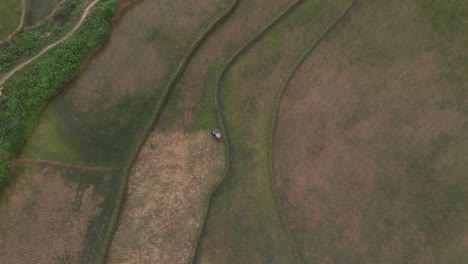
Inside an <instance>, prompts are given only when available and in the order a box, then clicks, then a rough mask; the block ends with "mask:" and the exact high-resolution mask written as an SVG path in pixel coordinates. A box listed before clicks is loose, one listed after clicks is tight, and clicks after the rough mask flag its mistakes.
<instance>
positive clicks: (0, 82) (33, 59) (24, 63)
mask: <svg viewBox="0 0 468 264" xmlns="http://www.w3.org/2000/svg"><path fill="white" fill-rule="evenodd" d="M23 1H24V0H23ZM98 1H99V0H94V1H93V2H91V3H90V4H89V5H88V6H87V7H86V9H85V10H84V12H83V14H82V15H81V18H80V20H79V21H78V23H77V24H76V25H75V26H74V27H73V29H72V30H71V31H70V32H68V33H67V34H66V35H65V36H63V37H62V38H61V39H59V40H57V41H56V42H54V43H52V44H50V45H49V46H47V47H45V48H44V49H43V50H42V51H41V52H39V53H38V54H37V55H36V56H34V57H32V58H30V59H29V60H27V61H25V62H23V63H21V64H19V65H18V66H16V67H15V68H13V70H11V71H10V72H8V73H7V74H6V75H5V76H4V77H3V78H2V79H0V95H1V92H2V90H3V87H2V85H3V84H4V83H5V81H6V80H8V79H9V78H10V77H11V76H12V75H13V74H15V73H16V72H17V71H19V70H21V69H23V68H24V67H25V66H26V65H28V64H29V63H31V62H33V61H35V60H36V59H37V58H39V57H40V56H41V55H42V54H44V53H46V52H47V51H48V50H49V49H51V48H53V47H55V46H57V45H58V44H60V43H62V42H64V41H65V40H67V39H68V38H69V37H70V36H71V35H73V33H75V31H76V30H77V29H78V28H79V27H80V26H81V24H82V23H83V21H84V19H85V18H86V17H87V16H88V13H89V11H90V10H91V8H92V7H93V6H94V5H95V4H96V3H97V2H98ZM23 3H24V2H23ZM23 7H24V6H23ZM23 15H24V9H23ZM21 21H23V19H21ZM21 23H22V22H21Z"/></svg>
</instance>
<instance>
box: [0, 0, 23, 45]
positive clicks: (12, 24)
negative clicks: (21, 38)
mask: <svg viewBox="0 0 468 264" xmlns="http://www.w3.org/2000/svg"><path fill="white" fill-rule="evenodd" d="M22 12H23V11H22V7H21V1H19V0H0V17H1V18H2V19H1V21H0V41H2V40H3V39H5V38H7V37H8V36H9V35H10V34H11V33H13V32H14V31H15V30H16V29H17V28H18V26H19V25H20V22H21V14H22Z"/></svg>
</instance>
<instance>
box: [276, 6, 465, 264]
mask: <svg viewBox="0 0 468 264" xmlns="http://www.w3.org/2000/svg"><path fill="white" fill-rule="evenodd" d="M424 12H425V11H424V10H422V8H421V6H420V5H419V4H416V3H414V2H412V1H409V2H404V3H403V2H401V1H386V2H385V1H373V2H372V1H358V2H357V4H356V6H355V7H354V9H353V10H352V12H351V13H350V15H349V16H347V17H346V18H345V20H344V21H343V22H342V23H341V25H340V27H339V28H338V29H336V30H335V31H334V32H332V34H330V35H329V37H327V38H326V39H325V40H324V41H323V42H322V43H321V44H320V45H319V46H318V47H317V49H316V50H315V51H314V52H313V53H312V55H311V56H310V58H309V59H308V60H307V61H306V63H305V64H304V65H303V67H301V69H300V70H299V71H298V72H297V73H296V76H295V78H294V79H293V81H292V82H291V85H290V87H289V88H288V89H287V91H286V93H285V95H284V97H283V100H282V102H281V105H280V113H279V120H278V127H277V130H276V140H275V149H274V157H275V159H276V161H275V166H276V171H277V177H276V187H277V189H278V191H279V193H280V195H281V197H282V200H283V203H282V210H283V213H284V215H285V216H286V219H287V223H288V226H289V228H290V229H291V230H292V232H293V234H294V236H295V238H296V240H297V241H298V244H299V245H300V247H301V251H302V254H303V256H304V258H305V261H306V262H318V263H333V262H337V261H338V262H339V261H343V262H351V263H404V262H405V261H407V262H408V263H450V262H454V263H456V262H464V261H463V260H466V254H464V253H463V251H464V249H465V250H466V248H467V246H468V245H467V244H466V236H467V228H466V223H467V207H466V204H464V201H466V193H467V189H466V186H467V182H466V177H465V175H467V173H468V167H467V165H466V164H468V160H467V157H468V156H467V155H466V153H467V151H468V141H467V140H466V139H467V138H468V130H467V126H466V124H467V122H468V117H467V115H466V112H463V111H462V109H463V107H462V104H463V102H466V89H465V92H461V91H463V89H462V87H463V84H466V82H467V79H466V77H467V76H466V74H464V75H461V74H459V73H458V72H457V71H458V70H454V69H456V68H459V67H461V68H465V69H466V68H467V66H466V63H465V64H458V65H457V64H454V63H459V62H457V61H456V60H455V59H454V58H456V57H457V56H459V54H458V53H456V52H454V51H456V50H458V48H452V47H459V46H460V45H461V44H460V42H459V41H461V40H460V39H459V40H458V42H457V41H453V42H452V41H451V40H449V39H446V40H445V42H444V41H441V40H440V37H439V36H438V33H437V32H435V31H434V30H433V29H432V28H430V27H429V26H428V25H429V24H428V23H427V21H425V20H424V19H425V18H424ZM465 109H466V108H465ZM462 153H464V154H462ZM442 164H443V165H442ZM463 193H465V194H463Z"/></svg>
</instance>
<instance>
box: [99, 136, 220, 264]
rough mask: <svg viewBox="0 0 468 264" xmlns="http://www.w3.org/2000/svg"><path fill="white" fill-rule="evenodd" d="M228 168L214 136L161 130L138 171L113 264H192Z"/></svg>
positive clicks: (135, 170)
mask: <svg viewBox="0 0 468 264" xmlns="http://www.w3.org/2000/svg"><path fill="white" fill-rule="evenodd" d="M223 164H224V155H223V151H222V146H221V145H220V144H219V142H216V141H215V140H213V139H212V138H211V135H209V133H206V132H194V133H190V134H188V133H181V132H179V131H167V132H162V131H160V130H158V129H156V130H155V131H154V132H153V133H152V134H151V135H150V136H149V137H148V139H147V141H146V142H145V145H144V147H143V149H142V151H141V153H140V155H139V157H138V161H137V163H136V164H135V165H134V168H133V169H132V172H131V175H130V180H129V189H128V197H127V200H126V203H125V206H124V210H123V213H122V215H121V217H120V223H119V227H118V229H117V232H116V234H115V235H114V240H113V242H112V246H111V249H110V253H109V258H108V263H162V264H165V263H174V264H176V263H189V262H190V261H191V258H192V257H193V254H194V250H195V245H196V242H197V240H198V234H199V230H200V227H201V225H202V224H203V220H204V216H205V214H206V212H205V210H206V206H205V205H206V203H207V200H208V194H209V193H208V192H209V191H210V189H212V187H213V185H215V184H217V183H218V182H219V181H220V179H221V176H222V168H223Z"/></svg>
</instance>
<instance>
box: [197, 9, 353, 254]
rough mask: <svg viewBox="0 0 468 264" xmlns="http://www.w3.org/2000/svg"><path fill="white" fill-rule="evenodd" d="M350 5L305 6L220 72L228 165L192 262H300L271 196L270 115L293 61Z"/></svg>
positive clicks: (283, 19)
mask: <svg viewBox="0 0 468 264" xmlns="http://www.w3.org/2000/svg"><path fill="white" fill-rule="evenodd" d="M349 5H350V1H334V2H331V3H330V2H329V3H326V1H304V2H303V3H302V4H300V5H298V6H297V7H295V8H292V9H290V11H289V12H288V13H286V14H285V16H284V17H281V18H280V19H281V20H279V21H278V22H277V24H276V25H274V26H273V28H271V29H270V30H269V31H268V32H267V34H265V35H264V36H262V37H261V38H259V39H258V41H257V42H255V43H254V44H253V45H252V46H249V47H248V48H246V49H245V50H243V51H242V52H241V53H240V56H238V57H236V58H235V59H234V60H233V61H232V63H230V64H229V65H228V67H227V68H226V70H225V71H224V72H223V75H222V77H221V80H220V82H219V89H220V93H219V102H220V106H221V112H222V117H223V119H224V123H225V130H226V131H225V132H226V136H227V140H228V143H229V153H230V159H231V167H230V171H229V174H228V175H227V177H226V179H225V180H224V181H223V183H222V184H221V186H220V187H219V189H218V190H217V191H216V193H215V194H214V197H213V200H212V207H211V208H210V212H209V215H208V221H207V225H206V226H205V229H204V234H203V238H202V244H201V247H200V248H199V252H197V253H198V255H197V259H196V262H199V263H220V262H221V263H229V262H231V261H235V262H236V263H238V262H242V263H295V262H298V261H300V260H299V259H298V256H297V254H296V252H295V249H294V245H293V244H292V243H291V240H290V239H289V238H288V234H287V231H286V230H285V228H284V226H283V223H282V219H281V216H280V214H279V212H278V211H277V208H276V202H275V197H274V195H273V194H272V192H271V184H270V162H269V160H270V158H269V154H270V150H269V148H270V145H271V143H270V142H269V140H268V139H269V138H270V137H269V132H270V130H271V129H272V127H271V122H270V121H271V113H272V111H273V110H274V104H275V97H276V95H277V94H278V93H279V92H280V90H281V87H282V84H283V83H284V81H285V80H286V78H287V76H288V75H289V73H290V70H291V69H292V68H293V67H294V65H295V64H296V63H297V60H298V59H299V58H301V56H302V55H303V53H304V52H305V51H306V50H307V49H308V48H309V47H310V46H311V45H313V44H314V43H315V42H316V41H318V39H320V37H321V36H322V35H323V34H324V33H325V32H326V30H327V29H328V27H329V26H330V25H332V24H333V23H334V22H335V21H336V20H337V19H338V18H339V17H340V15H341V14H342V13H343V11H344V10H345V9H346V8H347V7H348V6H349ZM241 80H242V81H241Z"/></svg>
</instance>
